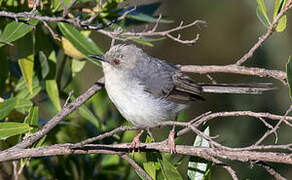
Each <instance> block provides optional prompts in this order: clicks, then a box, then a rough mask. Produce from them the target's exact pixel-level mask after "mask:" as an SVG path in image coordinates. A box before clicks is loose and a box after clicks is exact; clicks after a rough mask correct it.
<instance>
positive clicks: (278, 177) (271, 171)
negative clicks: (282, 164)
mask: <svg viewBox="0 0 292 180" xmlns="http://www.w3.org/2000/svg"><path fill="white" fill-rule="evenodd" d="M256 164H257V165H258V166H260V167H263V168H264V169H265V170H266V171H267V172H268V173H269V174H270V175H272V176H273V177H274V178H275V179H276V180H287V179H286V178H284V177H283V176H281V174H279V173H278V172H277V171H275V170H274V169H273V168H272V167H271V166H269V165H267V164H266V163H264V162H257V163H256Z"/></svg>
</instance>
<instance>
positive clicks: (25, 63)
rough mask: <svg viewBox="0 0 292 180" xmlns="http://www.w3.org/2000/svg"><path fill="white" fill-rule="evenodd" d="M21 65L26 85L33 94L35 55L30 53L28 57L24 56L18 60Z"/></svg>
mask: <svg viewBox="0 0 292 180" xmlns="http://www.w3.org/2000/svg"><path fill="white" fill-rule="evenodd" d="M18 64H19V66H20V70H21V72H22V75H23V77H24V80H25V82H26V86H27V88H28V90H29V92H30V93H31V94H32V78H33V64H34V57H33V55H29V56H28V57H26V58H22V59H20V60H19V61H18Z"/></svg>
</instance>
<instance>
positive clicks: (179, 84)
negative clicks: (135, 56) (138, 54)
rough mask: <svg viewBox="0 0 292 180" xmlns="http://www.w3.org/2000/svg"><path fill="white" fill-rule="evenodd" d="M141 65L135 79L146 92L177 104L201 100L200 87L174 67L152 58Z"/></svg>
mask: <svg viewBox="0 0 292 180" xmlns="http://www.w3.org/2000/svg"><path fill="white" fill-rule="evenodd" d="M143 63H144V64H140V66H138V68H137V69H138V72H137V78H138V79H139V82H141V83H142V84H143V85H144V86H145V91H146V92H149V93H151V94H153V95H154V96H156V97H163V98H167V99H168V100H171V101H174V102H178V103H187V102H188V101H192V100H197V99H200V100H203V98H202V97H201V95H200V92H201V87H200V86H199V85H197V84H196V83H194V82H193V81H192V80H191V78H189V77H188V76H186V75H184V74H183V73H182V72H181V71H180V70H179V69H178V68H177V67H175V66H174V65H172V64H170V63H168V62H166V61H163V60H160V59H157V58H152V57H151V58H150V59H148V61H143Z"/></svg>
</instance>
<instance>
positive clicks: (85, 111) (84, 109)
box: [79, 105, 100, 128]
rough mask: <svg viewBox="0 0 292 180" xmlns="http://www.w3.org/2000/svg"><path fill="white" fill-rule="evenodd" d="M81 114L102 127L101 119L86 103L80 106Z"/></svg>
mask: <svg viewBox="0 0 292 180" xmlns="http://www.w3.org/2000/svg"><path fill="white" fill-rule="evenodd" d="M79 113H80V115H81V116H82V117H83V118H85V119H87V120H88V121H90V122H91V123H92V124H93V125H94V126H95V127H96V128H99V127H100V124H99V120H98V119H97V118H96V117H95V115H94V114H93V113H92V112H91V111H90V110H89V109H88V108H87V107H86V105H82V106H81V107H80V108H79Z"/></svg>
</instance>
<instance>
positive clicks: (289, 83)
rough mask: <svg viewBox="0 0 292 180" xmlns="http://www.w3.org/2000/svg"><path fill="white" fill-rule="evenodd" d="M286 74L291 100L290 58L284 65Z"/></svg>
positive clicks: (291, 72) (291, 70)
mask: <svg viewBox="0 0 292 180" xmlns="http://www.w3.org/2000/svg"><path fill="white" fill-rule="evenodd" d="M286 73H287V82H288V86H289V95H290V99H291V100H292V62H291V56H289V58H288V63H287V65H286Z"/></svg>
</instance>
